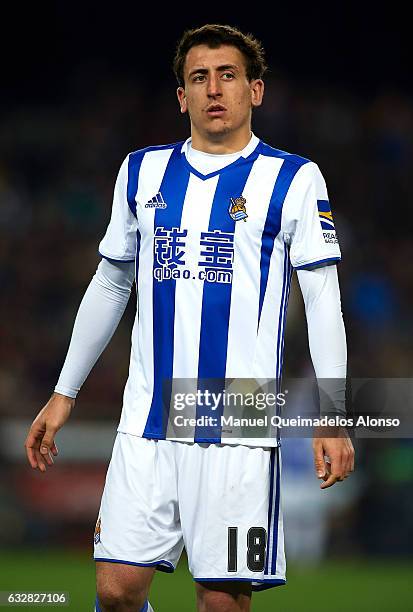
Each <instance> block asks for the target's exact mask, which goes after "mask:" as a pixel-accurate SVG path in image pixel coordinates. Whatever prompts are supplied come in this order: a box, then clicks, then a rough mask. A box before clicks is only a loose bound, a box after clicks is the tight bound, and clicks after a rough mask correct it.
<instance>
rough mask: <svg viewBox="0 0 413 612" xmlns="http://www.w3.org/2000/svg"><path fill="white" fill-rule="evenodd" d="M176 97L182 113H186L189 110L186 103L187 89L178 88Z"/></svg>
mask: <svg viewBox="0 0 413 612" xmlns="http://www.w3.org/2000/svg"><path fill="white" fill-rule="evenodd" d="M176 95H177V96H178V102H179V106H180V108H181V113H186V111H187V110H188V105H187V102H186V95H185V89H184V88H183V87H178V89H177V90H176Z"/></svg>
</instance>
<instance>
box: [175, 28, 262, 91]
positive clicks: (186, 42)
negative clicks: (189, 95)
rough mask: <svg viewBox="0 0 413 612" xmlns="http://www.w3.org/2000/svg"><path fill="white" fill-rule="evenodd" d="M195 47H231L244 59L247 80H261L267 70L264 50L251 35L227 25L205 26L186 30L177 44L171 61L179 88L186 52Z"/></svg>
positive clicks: (182, 77) (182, 76) (182, 83)
mask: <svg viewBox="0 0 413 612" xmlns="http://www.w3.org/2000/svg"><path fill="white" fill-rule="evenodd" d="M195 45H207V46H208V47H209V48H210V49H216V48H218V47H220V46H221V45H232V46H234V47H236V48H237V49H239V51H241V53H242V54H243V56H244V58H245V64H246V74H247V79H248V80H249V81H252V80H253V79H261V78H262V77H263V75H264V73H265V71H266V70H267V65H266V63H265V58H264V48H263V46H262V44H261V43H260V41H259V40H257V39H256V38H254V36H253V35H252V34H243V32H241V31H240V30H238V28H235V27H233V26H229V25H220V24H207V25H204V26H202V27H200V28H195V29H193V30H186V31H185V32H184V34H183V36H182V38H181V40H180V41H179V42H178V44H177V47H176V52H175V57H174V61H173V71H174V73H175V76H176V79H177V81H178V84H179V86H180V87H183V86H184V65H185V59H186V56H187V53H188V51H189V50H190V49H191V48H192V47H194V46H195Z"/></svg>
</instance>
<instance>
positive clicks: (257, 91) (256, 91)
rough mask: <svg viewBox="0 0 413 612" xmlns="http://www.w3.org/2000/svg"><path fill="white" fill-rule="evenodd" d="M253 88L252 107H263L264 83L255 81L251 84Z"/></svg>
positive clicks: (258, 80)
mask: <svg viewBox="0 0 413 612" xmlns="http://www.w3.org/2000/svg"><path fill="white" fill-rule="evenodd" d="M250 88H251V105H252V106H261V104H262V99H263V97H264V81H263V80H261V79H254V80H252V81H251V82H250Z"/></svg>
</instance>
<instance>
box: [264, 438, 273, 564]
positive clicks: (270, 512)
mask: <svg viewBox="0 0 413 612" xmlns="http://www.w3.org/2000/svg"><path fill="white" fill-rule="evenodd" d="M270 452H271V455H270V491H269V493H268V499H269V503H268V527H267V534H268V535H267V550H266V553H265V567H264V574H268V559H269V554H270V543H271V518H272V505H273V499H272V498H273V492H274V457H275V448H274V447H273V448H272V449H271V451H270Z"/></svg>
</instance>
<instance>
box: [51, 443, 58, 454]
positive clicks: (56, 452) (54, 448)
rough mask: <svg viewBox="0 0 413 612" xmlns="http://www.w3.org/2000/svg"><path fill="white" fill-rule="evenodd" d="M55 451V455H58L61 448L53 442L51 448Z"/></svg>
mask: <svg viewBox="0 0 413 612" xmlns="http://www.w3.org/2000/svg"><path fill="white" fill-rule="evenodd" d="M50 450H51V451H52V453H53V455H54V456H55V457H56V456H57V455H58V453H59V449H58V448H57V446H56V444H55V443H54V442H53V444H52V448H51V449H50Z"/></svg>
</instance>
